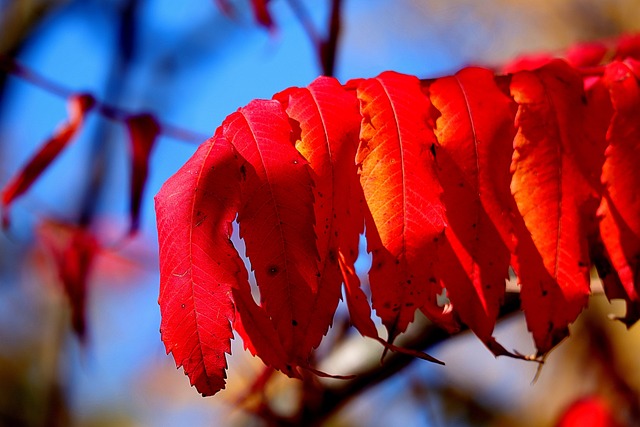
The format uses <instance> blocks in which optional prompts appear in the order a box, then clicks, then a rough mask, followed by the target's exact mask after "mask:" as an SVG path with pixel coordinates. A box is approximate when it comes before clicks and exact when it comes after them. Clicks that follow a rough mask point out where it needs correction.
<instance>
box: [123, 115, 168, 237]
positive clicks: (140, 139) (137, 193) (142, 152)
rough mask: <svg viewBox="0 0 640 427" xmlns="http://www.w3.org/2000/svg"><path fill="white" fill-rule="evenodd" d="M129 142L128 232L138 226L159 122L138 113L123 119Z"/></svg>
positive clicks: (158, 131) (135, 229) (133, 230)
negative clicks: (129, 191) (129, 222)
mask: <svg viewBox="0 0 640 427" xmlns="http://www.w3.org/2000/svg"><path fill="white" fill-rule="evenodd" d="M125 125H126V127H127V130H128V132H129V142H130V143H131V145H130V147H131V193H130V197H131V199H130V221H131V225H130V227H129V234H130V235H132V234H135V233H136V232H137V231H138V229H139V228H140V205H141V203H142V196H143V194H144V187H145V184H146V182H147V175H148V174H149V156H150V154H151V150H152V149H153V146H154V143H155V141H156V138H157V137H158V135H159V134H160V130H161V129H160V124H159V123H158V121H157V120H156V119H155V118H154V117H153V116H152V115H151V114H138V115H135V116H129V117H127V118H126V119H125Z"/></svg>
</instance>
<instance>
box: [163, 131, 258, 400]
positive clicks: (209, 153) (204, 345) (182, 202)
mask: <svg viewBox="0 0 640 427" xmlns="http://www.w3.org/2000/svg"><path fill="white" fill-rule="evenodd" d="M239 180H240V171H239V166H238V161H237V159H236V154H235V153H234V151H233V149H232V147H231V146H230V145H229V143H228V142H227V141H226V140H225V139H224V138H222V137H219V136H217V137H214V138H212V139H209V140H208V141H206V142H205V143H203V144H202V145H201V146H200V147H199V148H198V150H197V151H196V153H195V154H194V155H193V157H191V159H189V160H188V161H187V163H185V165H184V166H182V168H180V170H179V171H178V172H176V173H175V174H174V175H173V176H172V177H171V178H169V179H168V180H167V182H165V184H164V185H163V186H162V188H161V189H160V192H159V193H158V195H157V196H156V198H155V202H156V216H157V221H158V240H159V246H160V297H159V300H158V301H159V304H160V313H161V315H162V323H161V326H160V332H161V335H162V340H163V341H164V344H165V348H166V350H167V353H169V352H170V353H172V354H173V357H174V359H175V361H176V365H177V366H178V367H180V366H183V367H184V371H185V373H186V374H187V375H188V376H189V379H190V380H191V384H192V385H194V386H195V387H196V389H197V390H198V391H199V392H200V393H201V394H203V395H212V394H214V393H216V392H217V391H219V390H220V389H222V388H224V387H225V378H226V369H227V361H226V353H230V352H231V338H233V333H232V331H231V322H232V321H233V320H234V313H235V311H234V305H233V301H232V297H231V292H232V288H234V287H238V282H246V281H247V275H246V270H245V268H244V265H243V263H242V261H241V259H240V257H239V255H238V253H237V252H236V250H235V248H234V247H233V245H232V244H231V241H230V240H229V239H230V236H231V222H232V221H233V220H234V218H235V216H236V210H237V205H238V202H239V200H238V199H239ZM247 286H248V284H247Z"/></svg>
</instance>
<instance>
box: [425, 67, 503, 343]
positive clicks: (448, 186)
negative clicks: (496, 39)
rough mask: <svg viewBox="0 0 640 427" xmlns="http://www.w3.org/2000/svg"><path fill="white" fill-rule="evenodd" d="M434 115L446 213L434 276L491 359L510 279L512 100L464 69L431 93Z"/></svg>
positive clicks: (479, 72) (485, 73)
mask: <svg viewBox="0 0 640 427" xmlns="http://www.w3.org/2000/svg"><path fill="white" fill-rule="evenodd" d="M429 93H430V97H431V102H432V103H433V105H434V107H435V108H437V109H438V110H439V111H440V117H439V118H438V119H437V121H436V131H435V133H436V137H437V139H438V147H437V148H438V149H437V150H436V159H437V167H438V172H439V175H440V177H441V181H440V182H441V183H442V187H443V195H442V200H443V202H444V204H445V206H446V209H447V219H448V227H447V228H446V231H445V234H446V237H447V242H446V243H445V244H444V245H443V246H442V247H441V252H440V257H439V263H438V271H439V272H438V277H440V278H441V279H442V280H443V281H444V284H445V287H446V289H447V294H448V295H449V298H450V299H451V302H452V303H453V308H454V310H455V312H456V313H457V314H458V315H459V316H460V318H461V319H462V321H463V322H464V323H466V324H467V325H468V326H469V327H470V328H471V329H472V330H473V331H474V332H475V333H476V335H478V337H479V338H480V339H481V340H482V341H483V342H485V343H486V344H487V345H488V346H489V348H491V349H492V351H494V353H496V354H498V353H500V354H504V353H505V350H504V349H503V348H502V347H501V346H500V345H499V344H497V343H496V342H495V340H494V339H493V337H492V336H491V335H492V332H493V327H494V325H495V322H496V319H497V317H498V311H499V308H500V305H501V303H502V300H503V297H504V292H505V280H506V279H507V278H508V277H509V262H510V256H511V255H510V246H512V243H511V240H512V231H513V230H512V227H513V226H512V224H511V220H510V208H511V206H512V203H513V198H512V196H511V192H510V189H509V184H510V182H511V174H510V172H509V166H510V163H511V153H512V149H511V145H512V141H513V137H514V134H515V129H514V127H513V109H512V101H511V100H510V99H509V98H508V97H506V96H505V95H504V94H503V93H502V92H501V91H500V89H498V87H497V85H496V83H495V81H494V79H493V73H492V72H491V71H489V70H484V69H480V68H467V69H464V70H462V71H460V72H458V73H457V74H456V75H455V76H453V77H445V78H441V79H438V80H436V81H435V82H434V83H433V84H431V86H429Z"/></svg>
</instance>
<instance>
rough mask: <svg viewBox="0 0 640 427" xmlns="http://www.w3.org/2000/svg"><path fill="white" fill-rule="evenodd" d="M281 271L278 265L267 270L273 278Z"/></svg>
mask: <svg viewBox="0 0 640 427" xmlns="http://www.w3.org/2000/svg"><path fill="white" fill-rule="evenodd" d="M279 271H280V269H279V268H278V266H277V265H272V266H270V267H269V268H267V274H268V275H269V276H271V277H273V276H275V275H277V274H278V272H279Z"/></svg>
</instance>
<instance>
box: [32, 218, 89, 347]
mask: <svg viewBox="0 0 640 427" xmlns="http://www.w3.org/2000/svg"><path fill="white" fill-rule="evenodd" d="M38 235H39V237H40V239H41V240H42V241H43V242H44V244H45V245H46V246H47V247H48V248H49V250H50V252H51V254H52V256H53V259H54V260H55V263H56V267H57V271H58V277H59V278H60V282H61V283H62V286H63V288H64V291H65V293H66V294H67V297H68V298H69V302H70V303H71V325H72V327H73V331H74V332H75V333H76V335H77V336H78V337H79V338H80V339H81V340H84V339H85V338H86V324H87V321H86V317H87V315H86V301H87V280H88V278H89V274H90V272H91V269H92V267H93V262H94V260H95V258H96V255H97V254H98V253H99V252H100V245H99V243H98V241H97V240H96V238H95V237H94V235H93V234H92V233H91V232H90V231H89V230H87V229H86V228H84V227H78V226H72V225H67V224H61V223H54V222H44V223H42V224H41V225H40V227H39V230H38Z"/></svg>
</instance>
